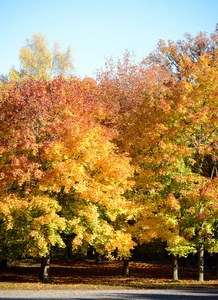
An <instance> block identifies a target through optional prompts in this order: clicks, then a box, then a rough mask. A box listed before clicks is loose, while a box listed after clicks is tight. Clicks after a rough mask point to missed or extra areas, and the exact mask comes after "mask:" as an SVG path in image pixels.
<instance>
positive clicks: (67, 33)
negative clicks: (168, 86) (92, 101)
mask: <svg viewBox="0 0 218 300" xmlns="http://www.w3.org/2000/svg"><path fill="white" fill-rule="evenodd" d="M216 23H218V0H0V28H1V33H0V74H7V73H8V71H9V69H10V68H11V66H12V65H14V66H15V67H16V68H19V50H20V48H21V47H22V46H23V45H24V43H25V40H26V38H31V36H32V35H33V33H41V34H43V35H44V36H45V37H46V39H47V40H48V41H49V42H50V44H51V46H53V44H54V42H55V41H59V43H60V45H61V47H62V48H63V49H66V48H67V46H71V48H72V52H73V57H74V60H75V67H76V71H75V74H76V75H78V76H81V77H84V76H85V75H87V76H91V77H94V75H93V72H94V71H95V70H96V69H98V68H101V67H104V63H105V57H109V56H111V55H112V56H113V57H114V58H115V59H116V58H117V57H122V55H123V53H124V52H125V49H128V50H130V51H132V50H134V51H135V53H136V55H137V58H138V60H141V59H142V58H143V57H146V56H147V55H148V54H149V53H150V52H151V51H152V50H154V49H155V47H156V45H157V43H158V40H159V39H164V40H174V41H176V40H178V39H182V38H183V35H184V33H186V32H189V33H191V34H192V35H194V36H195V35H196V34H197V33H198V32H199V31H203V32H207V33H208V34H210V33H212V32H214V30H215V26H216Z"/></svg>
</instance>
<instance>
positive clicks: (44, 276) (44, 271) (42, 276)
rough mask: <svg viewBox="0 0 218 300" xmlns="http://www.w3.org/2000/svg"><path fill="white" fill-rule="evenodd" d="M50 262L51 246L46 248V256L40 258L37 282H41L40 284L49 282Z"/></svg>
mask: <svg viewBox="0 0 218 300" xmlns="http://www.w3.org/2000/svg"><path fill="white" fill-rule="evenodd" d="M50 260H51V246H48V253H47V255H46V256H43V257H42V261H41V268H40V273H39V280H41V281H42V283H48V282H49V268H50Z"/></svg>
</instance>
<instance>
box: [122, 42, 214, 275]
mask: <svg viewBox="0 0 218 300" xmlns="http://www.w3.org/2000/svg"><path fill="white" fill-rule="evenodd" d="M170 49H171V48H169V51H170ZM166 52H167V51H166ZM167 53H168V52H167ZM215 54H216V56H215ZM216 61H217V51H215V52H214V54H213V55H211V53H206V54H205V55H201V56H199V58H198V60H197V61H196V60H192V59H191V58H190V57H189V56H187V55H186V56H184V57H183V60H180V61H179V62H178V65H179V74H180V75H181V76H180V78H179V79H180V80H178V79H177V76H176V77H171V79H170V80H168V81H166V82H164V83H163V85H162V87H161V90H160V92H159V93H152V94H150V95H149V94H146V95H145V99H144V102H143V103H142V104H141V105H140V106H138V107H137V108H136V109H135V110H134V111H133V112H132V113H130V114H129V115H126V116H125V118H124V119H123V126H124V127H126V129H125V130H123V131H122V136H121V137H120V143H121V144H122V145H123V147H124V148H125V150H126V151H128V152H129V153H130V155H131V157H132V158H133V163H134V164H135V165H137V170H138V171H137V173H136V175H135V180H136V182H137V185H136V190H137V193H136V195H135V200H136V201H138V202H139V210H138V211H139V219H140V220H139V221H138V222H137V223H136V225H135V232H136V237H137V238H138V239H139V240H141V241H143V242H144V241H149V240H151V239H153V238H157V237H161V238H162V239H164V240H166V241H167V243H168V250H169V251H170V252H171V253H173V254H174V256H177V255H179V256H186V255H187V254H188V253H189V252H192V251H198V252H199V281H202V280H203V249H204V247H206V249H207V250H208V251H211V252H213V251H214V252H217V205H218V203H217V177H216V173H217V138H218V137H217V128H218V126H217V103H218V102H217V88H218V86H217V74H218V73H217V64H216V63H214V62H216ZM178 77H179V75H178ZM140 203H141V204H142V206H140ZM163 228H164V229H165V230H163Z"/></svg>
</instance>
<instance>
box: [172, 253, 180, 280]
mask: <svg viewBox="0 0 218 300" xmlns="http://www.w3.org/2000/svg"><path fill="white" fill-rule="evenodd" d="M172 259H173V280H175V281H176V280H179V267H178V256H177V255H172Z"/></svg>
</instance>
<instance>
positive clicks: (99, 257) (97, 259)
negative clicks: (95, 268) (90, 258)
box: [96, 253, 102, 264]
mask: <svg viewBox="0 0 218 300" xmlns="http://www.w3.org/2000/svg"><path fill="white" fill-rule="evenodd" d="M101 263H102V260H101V254H99V253H96V264H101Z"/></svg>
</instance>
